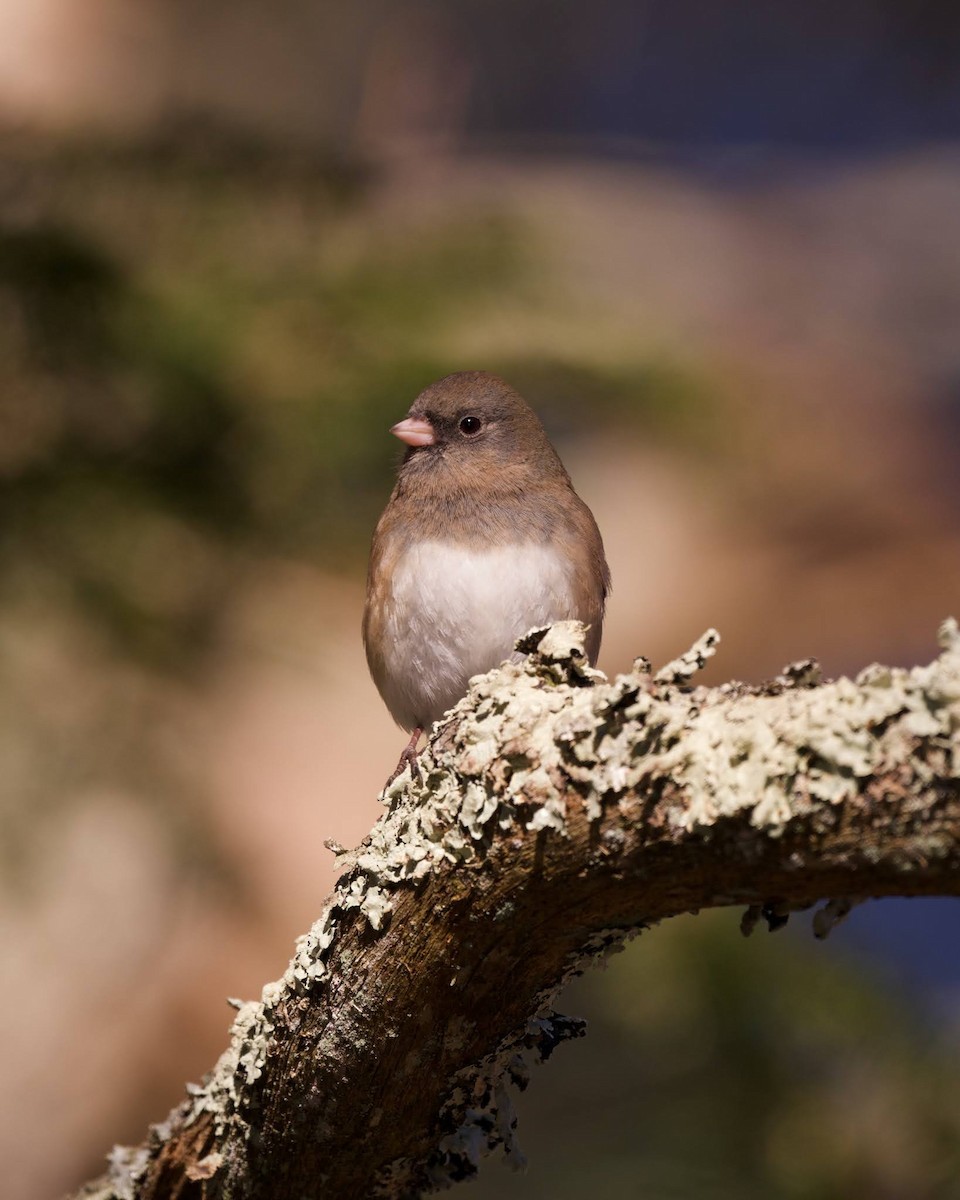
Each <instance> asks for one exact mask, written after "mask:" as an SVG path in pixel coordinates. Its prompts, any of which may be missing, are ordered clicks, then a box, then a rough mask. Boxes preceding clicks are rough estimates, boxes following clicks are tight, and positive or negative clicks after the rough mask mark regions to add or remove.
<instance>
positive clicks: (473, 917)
mask: <svg viewBox="0 0 960 1200" xmlns="http://www.w3.org/2000/svg"><path fill="white" fill-rule="evenodd" d="M717 640H718V639H717V635H716V634H715V633H713V632H712V631H711V632H710V633H708V634H707V635H706V636H705V637H704V638H703V639H701V641H700V642H699V643H698V644H697V646H695V647H694V648H693V650H692V651H690V653H689V654H687V655H684V656H683V657H682V658H681V659H678V660H677V661H676V662H674V663H671V664H670V665H669V666H668V667H665V668H664V669H663V670H661V671H660V672H658V673H657V674H656V675H654V674H651V671H650V667H649V664H647V663H646V662H645V661H643V660H638V662H637V663H636V664H635V666H634V670H633V671H632V672H631V673H630V674H627V675H622V676H619V677H618V678H616V679H615V680H613V681H612V682H608V681H607V680H606V679H605V677H604V676H603V675H601V674H600V673H599V672H597V671H593V670H592V669H591V668H590V667H589V666H588V665H587V662H586V659H585V657H584V653H583V629H582V627H581V626H579V625H577V624H576V623H573V622H565V623H561V624H558V625H555V626H553V627H552V628H551V629H549V630H537V631H534V632H533V633H531V634H528V635H527V637H526V638H525V639H523V640H522V642H521V643H520V648H521V649H522V650H524V651H526V652H527V654H528V657H527V658H526V659H525V660H524V661H523V662H522V663H520V664H505V665H504V666H503V667H501V668H500V669H499V670H497V671H492V672H490V673H489V674H488V675H484V676H481V677H479V678H478V679H477V680H475V681H474V683H473V685H472V687H471V690H470V693H469V695H468V696H467V697H466V698H465V699H464V700H463V701H462V702H461V703H460V704H459V705H458V706H457V708H456V709H455V710H454V711H453V713H452V715H451V717H450V719H449V720H448V722H447V724H446V725H445V726H443V727H442V728H441V729H440V730H439V731H438V732H437V734H436V735H435V736H434V739H433V741H432V743H431V745H430V747H429V749H428V751H426V752H425V753H424V754H423V755H422V756H421V769H422V771H423V784H422V785H421V786H417V785H415V784H413V783H412V782H411V781H410V780H409V778H408V776H406V775H405V776H404V777H402V778H401V779H400V780H398V781H397V783H396V784H394V785H393V787H391V788H390V789H388V791H387V792H386V793H385V795H384V800H385V803H386V805H387V813H386V814H385V816H384V817H383V818H382V819H381V820H380V821H379V822H378V823H377V825H376V826H375V827H374V829H373V831H372V832H371V833H370V835H369V836H368V837H367V839H366V840H365V841H364V843H363V844H362V845H361V847H360V848H359V850H358V851H356V852H354V853H351V854H341V856H340V857H341V865H342V867H343V873H342V875H341V878H340V879H339V881H338V884H337V888H336V891H335V892H334V894H333V896H332V898H331V899H330V902H329V905H328V907H327V909H326V911H325V912H324V914H323V916H322V917H321V918H320V920H319V921H318V922H317V924H316V925H315V926H314V927H313V929H312V930H311V931H310V932H309V933H308V934H306V935H305V936H304V937H302V938H301V939H300V940H299V942H298V944H297V951H296V955H295V957H294V958H293V961H292V962H291V964H290V966H289V968H288V970H287V972H286V974H285V975H284V976H283V978H282V979H280V980H279V981H277V982H276V983H273V984H268V985H267V987H266V988H264V991H263V997H262V999H261V1000H260V1001H259V1002H256V1003H254V1002H250V1003H247V1004H244V1005H242V1006H241V1007H240V1010H239V1012H238V1014H237V1018H236V1021H235V1023H234V1027H233V1036H232V1041H231V1044H230V1047H229V1048H228V1050H227V1051H226V1052H225V1053H224V1054H223V1056H222V1057H221V1059H220V1061H219V1062H218V1064H217V1066H216V1067H215V1068H214V1070H213V1072H212V1073H211V1074H210V1075H209V1076H208V1077H207V1079H206V1080H205V1081H204V1083H203V1085H202V1086H199V1087H197V1086H193V1087H191V1088H189V1089H188V1091H189V1095H188V1097H187V1099H186V1101H185V1102H184V1103H183V1104H182V1105H180V1107H179V1108H177V1109H175V1110H174V1111H173V1112H172V1113H171V1114H170V1116H169V1117H168V1118H167V1120H166V1121H165V1122H164V1123H163V1124H162V1125H158V1126H154V1127H153V1128H152V1129H151V1131H150V1135H149V1137H148V1139H147V1141H146V1142H145V1143H144V1144H143V1146H141V1147H138V1148H136V1149H121V1148H118V1149H116V1150H115V1151H114V1153H113V1155H112V1157H111V1165H110V1170H109V1172H108V1174H107V1175H106V1176H104V1177H103V1178H102V1179H101V1180H98V1181H97V1182H96V1183H93V1184H90V1185H88V1187H87V1188H86V1189H85V1191H84V1193H83V1194H84V1195H86V1196H87V1197H94V1196H96V1197H101V1198H106V1197H116V1198H117V1200H121V1198H122V1200H133V1198H136V1200H156V1198H161V1197H162V1198H168V1197H170V1198H172V1197H182V1198H186V1197H191V1198H193V1197H201V1196H204V1197H221V1198H223V1200H236V1198H239V1197H251V1198H253V1197H255V1198H257V1200H260V1198H264V1197H277V1198H279V1197H290V1196H297V1197H311V1198H313V1197H336V1200H352V1198H355V1197H371V1196H374V1197H383V1198H388V1197H389V1198H395V1197H411V1196H416V1195H418V1194H420V1193H422V1192H428V1191H432V1190H435V1189H438V1188H440V1187H442V1186H445V1185H447V1184H449V1183H450V1182H451V1181H455V1180H457V1179H462V1178H464V1177H466V1176H469V1175H471V1174H472V1173H474V1172H475V1170H476V1167H477V1164H478V1162H479V1159H480V1157H481V1156H482V1155H483V1154H484V1153H486V1152H488V1151H490V1150H492V1149H494V1148H497V1147H503V1148H504V1149H505V1150H506V1152H507V1154H508V1155H510V1156H512V1157H514V1158H516V1157H518V1156H519V1150H518V1148H517V1145H516V1138H515V1134H514V1124H515V1122H514V1119H513V1115H512V1107H511V1101H510V1085H511V1084H516V1085H519V1086H523V1084H524V1083H525V1081H526V1077H527V1071H528V1068H529V1066H530V1064H531V1063H533V1062H535V1061H538V1060H542V1059H544V1058H546V1057H547V1055H548V1054H549V1053H550V1052H551V1051H552V1050H553V1048H554V1047H555V1046H556V1045H557V1044H558V1043H559V1042H560V1041H562V1040H564V1039H565V1038H569V1037H572V1036H577V1035H579V1034H580V1033H581V1032H582V1026H581V1024H580V1023H579V1022H576V1021H573V1020H570V1019H568V1018H565V1017H562V1016H560V1015H559V1014H557V1013H555V1012H554V1011H553V1010H552V1009H551V1008H550V1000H551V998H552V996H553V995H554V994H555V992H556V990H557V989H558V988H559V986H560V985H561V984H562V983H563V982H564V980H566V979H567V978H569V977H570V976H571V975H573V974H576V973H578V972H580V971H581V970H582V969H583V968H584V967H585V965H586V964H587V963H588V962H589V961H590V960H591V959H592V958H595V957H596V956H598V955H603V954H605V953H607V952H608V951H609V950H610V949H611V948H615V947H617V946H619V944H620V943H621V942H622V941H623V940H624V938H625V937H627V936H629V935H630V934H631V933H633V932H636V931H637V930H640V929H643V928H644V927H646V926H648V925H650V924H652V923H654V922H656V921H659V920H661V919H663V918H665V917H669V916H673V915H676V914H679V913H685V912H690V911H695V910H697V909H700V908H705V907H710V906H717V905H746V906H747V914H746V917H745V918H744V930H745V932H749V929H750V927H752V924H753V923H754V922H755V921H756V920H757V919H758V918H759V917H761V916H763V917H766V919H767V920H768V921H769V922H770V923H771V925H772V926H774V925H776V924H777V923H780V922H782V921H783V920H784V919H785V917H786V914H787V913H788V912H789V911H790V910H794V909H799V908H804V907H808V906H810V905H811V904H813V903H815V902H816V901H818V900H821V899H825V900H827V901H829V903H828V904H827V906H826V907H825V908H824V909H822V910H821V911H820V913H818V914H817V917H816V918H815V922H816V925H815V929H816V931H817V932H818V934H820V935H823V934H825V933H826V932H827V931H828V929H829V927H830V926H831V924H832V923H834V922H835V921H836V920H837V919H839V918H840V917H842V916H843V915H844V913H845V912H846V910H847V909H849V907H850V904H851V903H853V902H855V901H856V900H859V899H863V898H866V897H871V896H889V895H902V896H907V895H909V896H916V895H931V894H941V895H947V894H949V895H956V894H958V893H960V870H958V868H960V632H958V629H957V624H956V622H955V621H948V622H946V623H945V624H944V626H943V628H942V629H941V632H940V644H941V647H942V652H941V654H940V656H939V657H938V658H937V659H936V660H935V661H934V662H933V663H931V664H930V665H929V666H925V667H917V668H914V669H913V670H911V671H905V670H899V669H893V668H886V667H879V666H874V667H870V668H867V670H865V671H864V672H862V673H861V675H860V676H859V677H858V678H857V679H856V680H855V681H853V680H849V679H839V680H837V681H835V682H820V680H819V672H818V670H817V668H816V664H814V663H812V662H807V663H800V664H796V665H795V666H793V667H791V668H788V669H787V671H786V672H785V673H784V675H782V676H781V677H779V678H778V679H777V680H775V681H773V682H772V683H770V684H767V685H765V686H764V687H761V688H752V687H748V686H746V685H743V684H725V685H724V686H722V687H718V688H714V689H706V688H702V687H698V688H693V687H691V686H690V685H689V681H690V679H691V677H692V676H693V674H694V673H695V672H696V670H697V669H698V668H699V667H700V666H702V665H703V662H704V660H705V659H706V658H707V657H709V656H710V655H711V654H712V653H713V650H714V647H715V645H716V642H717Z"/></svg>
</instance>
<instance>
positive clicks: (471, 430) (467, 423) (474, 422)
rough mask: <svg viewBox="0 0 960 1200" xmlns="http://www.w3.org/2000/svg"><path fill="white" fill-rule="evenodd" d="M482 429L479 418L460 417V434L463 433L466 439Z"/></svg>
mask: <svg viewBox="0 0 960 1200" xmlns="http://www.w3.org/2000/svg"><path fill="white" fill-rule="evenodd" d="M482 428H483V422H482V421H481V420H480V418H479V417H461V418H460V432H461V433H465V434H466V435H467V437H473V435H474V434H476V433H479V432H480V430H481V429H482Z"/></svg>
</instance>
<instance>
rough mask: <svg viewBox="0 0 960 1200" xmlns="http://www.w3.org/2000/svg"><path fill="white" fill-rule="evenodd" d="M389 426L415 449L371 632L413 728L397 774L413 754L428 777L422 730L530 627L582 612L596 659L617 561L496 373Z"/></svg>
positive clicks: (398, 490) (377, 583)
mask: <svg viewBox="0 0 960 1200" xmlns="http://www.w3.org/2000/svg"><path fill="white" fill-rule="evenodd" d="M391 433H394V434H395V435H396V436H397V437H398V438H400V440H401V441H403V442H406V443H407V446H408V447H409V448H408V450H407V452H406V454H405V455H404V458H403V462H402V464H401V466H400V470H399V475H398V478H397V484H396V487H395V488H394V489H393V495H392V496H391V497H390V501H389V503H388V504H387V507H386V508H385V509H384V512H383V515H382V516H381V518H380V521H379V523H378V524H377V528H376V532H375V533H374V535H373V546H372V548H371V551H370V569H369V572H368V575H367V601H366V607H365V610H364V615H363V641H364V645H365V647H366V651H367V662H368V663H369V666H370V674H371V675H372V676H373V679H374V682H375V683H376V685H377V688H378V689H379V691H380V695H381V696H382V697H383V700H384V702H385V704H386V706H387V708H388V709H389V710H390V712H391V714H392V715H393V717H394V719H395V720H396V722H397V724H398V725H400V726H401V727H402V728H403V729H407V730H411V731H412V733H411V737H410V742H409V744H408V745H407V747H406V749H405V750H404V752H403V754H402V755H401V757H400V762H399V763H398V764H397V769H396V771H395V772H394V773H393V775H392V776H391V778H390V781H391V782H392V781H393V780H394V779H396V777H397V776H398V775H399V774H400V772H401V771H402V770H403V768H404V767H405V766H406V765H408V764H409V766H410V768H411V772H412V773H413V774H415V775H418V776H419V768H418V767H417V743H418V742H419V739H420V735H421V734H422V733H423V731H424V730H425V729H428V728H429V727H430V726H431V725H432V724H433V723H434V721H436V720H438V719H439V718H440V717H441V716H443V714H444V713H445V712H446V710H447V709H448V708H452V707H453V705H454V704H456V702H457V701H458V700H459V699H460V698H461V697H462V696H463V695H464V694H465V692H466V690H467V684H468V682H469V680H470V677H471V676H472V675H478V674H480V673H481V672H483V671H489V670H490V669H491V668H492V667H495V666H497V665H498V664H499V663H501V662H502V661H503V660H504V659H505V658H510V657H514V658H517V657H519V656H518V655H516V653H515V651H514V642H515V641H516V640H517V638H519V637H520V636H522V635H523V634H524V633H526V632H527V631H528V630H529V629H532V628H534V627H535V626H538V625H546V624H549V623H550V622H551V621H559V620H565V619H570V618H576V619H578V620H580V621H583V622H584V623H585V624H587V625H589V627H590V629H589V632H588V634H587V653H588V655H589V658H590V662H591V663H595V662H596V659H597V654H598V653H599V650H600V637H601V633H602V626H603V610H604V603H605V601H606V597H607V593H608V592H609V590H610V571H609V568H608V567H607V562H606V559H605V558H604V553H603V542H602V540H601V538H600V532H599V530H598V529H597V523H596V521H594V519H593V514H592V513H591V512H590V509H589V508H587V506H586V505H585V504H584V502H583V501H582V500H581V499H580V497H579V496H578V495H577V493H576V492H575V491H574V490H573V485H572V484H571V483H570V477H569V475H568V474H567V472H566V471H565V470H564V467H563V463H561V461H560V459H559V457H558V455H557V452H556V451H555V450H554V448H553V446H552V445H551V444H550V440H549V438H548V437H547V435H546V433H545V431H544V428H543V426H542V425H541V424H540V421H539V419H538V417H537V415H536V414H535V413H534V412H533V410H532V409H531V408H529V406H528V405H527V404H526V403H525V401H524V400H523V399H521V397H520V396H518V395H517V393H516V392H515V391H514V390H513V389H512V388H511V387H509V386H508V385H507V384H506V383H504V382H503V380H502V379H498V378H497V376H496V375H489V374H487V373H486V372H485V371H464V372H461V373H459V374H457V375H448V376H447V377H446V378H445V379H441V380H439V382H437V383H434V384H431V385H430V387H428V388H427V389H426V390H425V391H423V392H421V393H420V395H419V396H418V397H417V398H416V400H415V401H414V402H413V405H412V407H411V409H410V411H409V412H408V413H407V416H406V418H405V419H404V420H403V421H401V422H400V423H399V424H398V425H394V426H393V429H392V430H391Z"/></svg>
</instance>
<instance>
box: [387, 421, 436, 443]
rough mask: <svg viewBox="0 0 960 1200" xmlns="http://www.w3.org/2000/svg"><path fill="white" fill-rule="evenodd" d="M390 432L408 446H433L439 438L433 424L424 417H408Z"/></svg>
mask: <svg viewBox="0 0 960 1200" xmlns="http://www.w3.org/2000/svg"><path fill="white" fill-rule="evenodd" d="M390 432H391V433H392V434H393V435H394V437H398V438H399V439H400V441H401V442H406V443H407V445H408V446H432V445H433V444H434V442H435V441H436V440H437V439H436V436H435V435H434V432H433V426H432V425H431V424H430V422H429V421H428V420H426V419H425V418H424V417H407V418H405V419H404V420H403V421H399V422H398V423H397V424H396V425H394V426H393V428H392V429H391V430H390Z"/></svg>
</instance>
